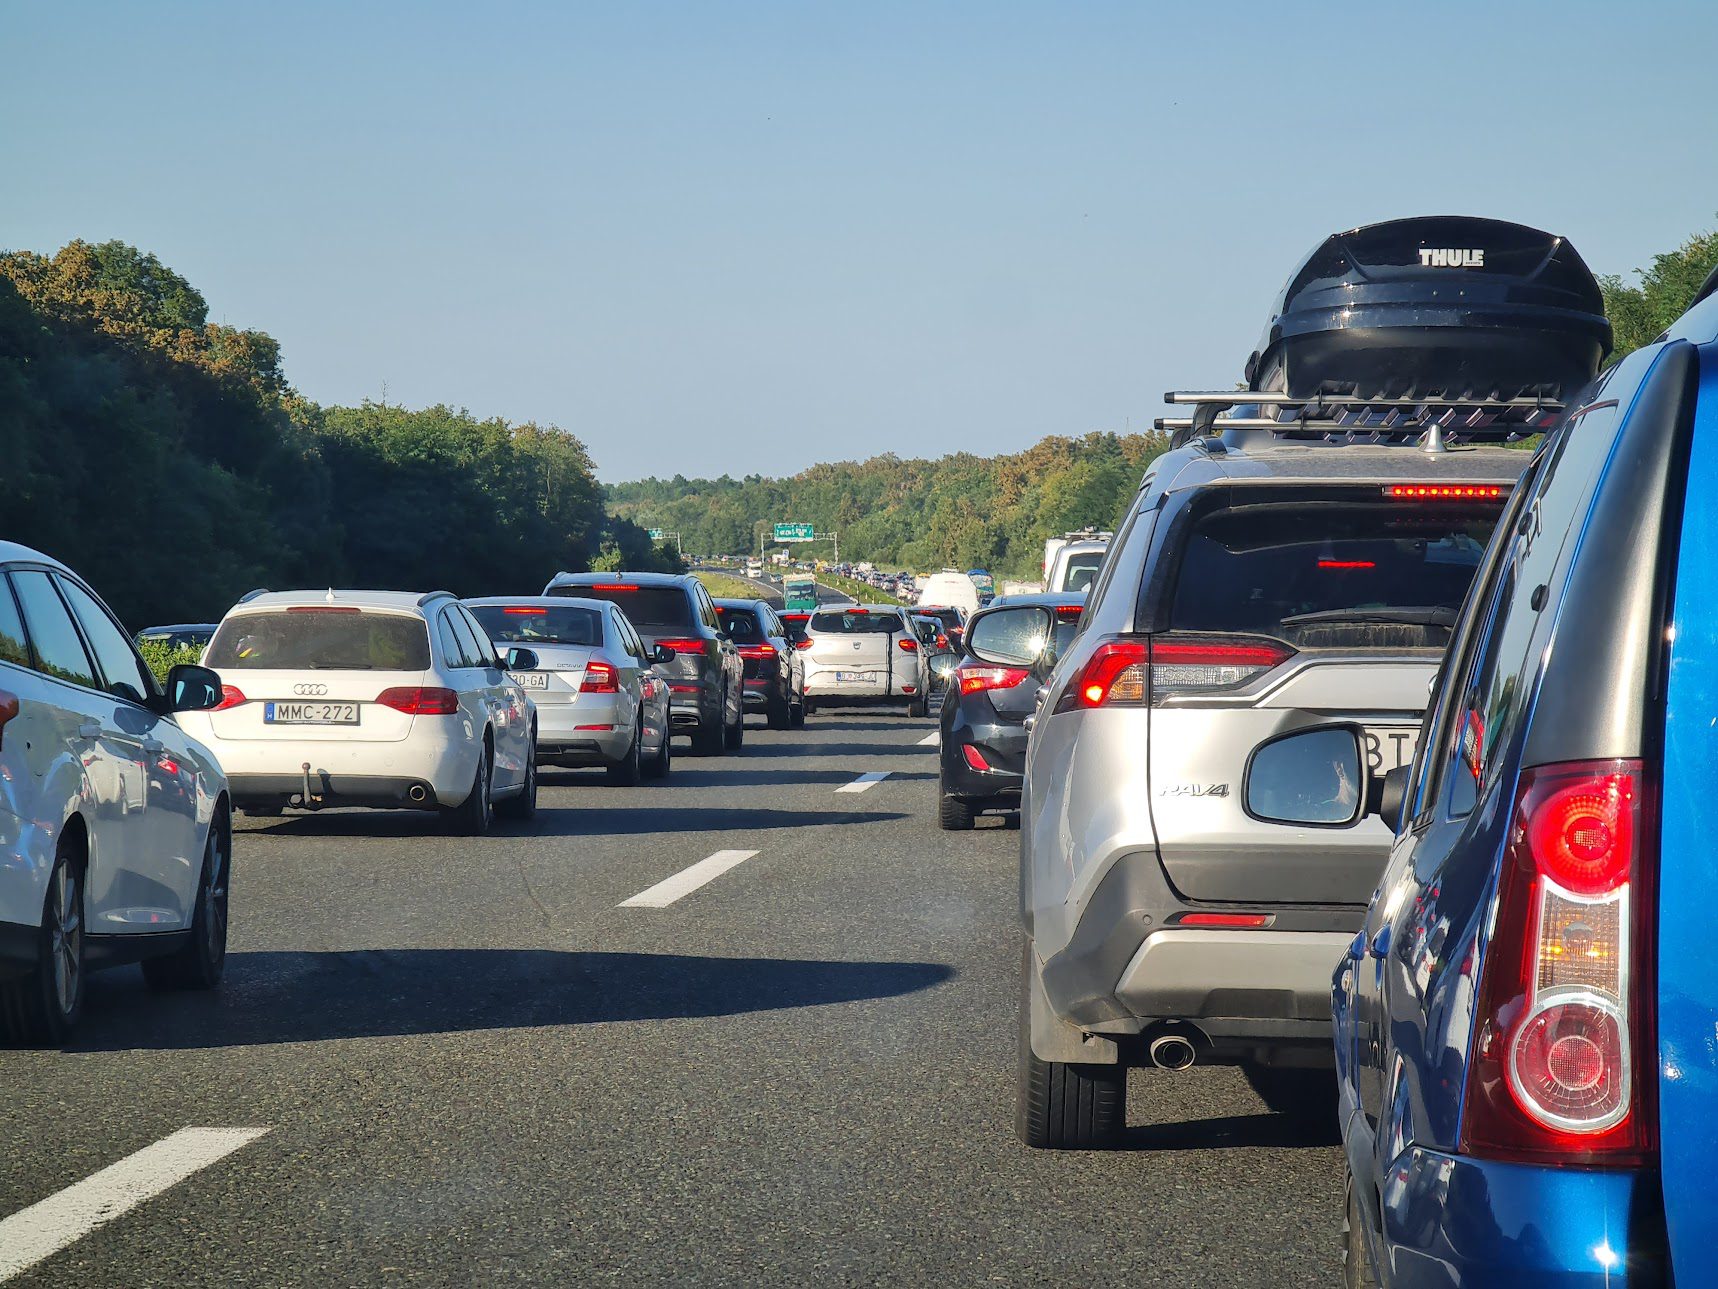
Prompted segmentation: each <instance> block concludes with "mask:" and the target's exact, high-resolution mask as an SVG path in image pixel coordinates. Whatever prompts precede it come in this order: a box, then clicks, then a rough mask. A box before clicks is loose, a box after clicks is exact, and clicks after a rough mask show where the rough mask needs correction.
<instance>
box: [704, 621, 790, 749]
mask: <svg viewBox="0 0 1718 1289" xmlns="http://www.w3.org/2000/svg"><path fill="white" fill-rule="evenodd" d="M716 612H717V613H718V614H720V615H721V618H722V629H723V630H724V631H726V632H727V633H728V638H729V639H730V640H732V641H733V642H734V644H735V645H736V646H738V648H739V650H740V659H741V661H742V662H744V663H745V668H746V670H745V696H746V706H747V707H755V708H758V709H759V710H761V711H762V712H763V713H764V715H765V716H766V717H768V718H769V723H770V728H771V729H772V730H785V729H788V728H790V727H791V728H795V729H797V728H798V727H800V726H802V725H804V724H805V667H804V664H803V663H801V662H800V661H799V652H798V648H797V647H796V645H795V644H794V641H793V637H792V635H791V634H790V633H789V631H788V628H787V627H786V625H784V624H783V622H782V620H781V619H780V618H778V617H777V616H776V612H775V610H774V609H772V608H771V607H770V606H769V605H767V604H765V603H764V602H763V601H762V600H717V601H716Z"/></svg>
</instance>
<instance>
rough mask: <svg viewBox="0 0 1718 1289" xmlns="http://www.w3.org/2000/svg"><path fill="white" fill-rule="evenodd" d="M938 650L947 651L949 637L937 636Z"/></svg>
mask: <svg viewBox="0 0 1718 1289" xmlns="http://www.w3.org/2000/svg"><path fill="white" fill-rule="evenodd" d="M937 648H938V649H947V648H948V637H947V636H946V635H942V634H938V636H937Z"/></svg>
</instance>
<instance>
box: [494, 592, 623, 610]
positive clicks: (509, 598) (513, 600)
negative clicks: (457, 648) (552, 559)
mask: <svg viewBox="0 0 1718 1289" xmlns="http://www.w3.org/2000/svg"><path fill="white" fill-rule="evenodd" d="M460 603H461V604H463V605H465V607H466V608H468V609H495V608H505V607H506V606H507V605H509V604H516V605H518V606H519V607H521V608H527V607H528V608H534V609H591V610H593V611H596V612H601V611H603V610H605V609H614V608H619V607H620V606H619V605H617V604H615V602H614V601H613V600H593V599H587V598H584V597H581V596H577V595H481V596H478V597H477V598H476V599H471V600H461V601H460Z"/></svg>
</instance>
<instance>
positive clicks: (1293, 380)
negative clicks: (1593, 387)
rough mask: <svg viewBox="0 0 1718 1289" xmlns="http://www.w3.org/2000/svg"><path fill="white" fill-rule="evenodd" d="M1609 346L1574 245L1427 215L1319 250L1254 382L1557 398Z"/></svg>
mask: <svg viewBox="0 0 1718 1289" xmlns="http://www.w3.org/2000/svg"><path fill="white" fill-rule="evenodd" d="M1610 348H1611V325H1610V323H1609V322H1607V321H1606V320H1605V312H1604V301H1603V299H1602V297H1601V296H1600V294H1599V284H1598V283H1597V281H1595V280H1594V278H1593V274H1592V271H1591V270H1590V269H1589V268H1588V267H1587V265H1586V262H1585V261H1584V260H1582V259H1581V257H1580V255H1579V254H1578V253H1577V252H1576V250H1575V248H1574V247H1573V246H1571V245H1570V244H1569V243H1568V242H1567V241H1565V240H1564V239H1562V238H1561V237H1555V236H1553V235H1551V234H1550V233H1544V232H1540V231H1539V230H1538V229H1536V228H1527V227H1525V226H1523V225H1521V224H1511V223H1506V222H1505V221H1503V220H1497V219H1479V218H1475V217H1472V216H1466V215H1432V216H1425V217H1422V218H1416V219H1396V220H1390V221H1389V222H1387V223H1382V224H1369V225H1367V226H1366V227H1364V228H1356V229H1353V230H1351V231H1349V232H1346V233H1337V234H1334V235H1333V236H1331V237H1328V238H1326V239H1325V240H1324V241H1323V242H1322V243H1320V244H1319V246H1318V247H1317V248H1316V249H1315V250H1314V251H1313V252H1312V254H1311V255H1309V256H1307V258H1306V260H1305V261H1304V262H1303V263H1302V264H1301V266H1300V267H1299V268H1298V269H1296V270H1295V271H1294V273H1293V274H1291V275H1290V277H1289V280H1288V284H1287V285H1286V286H1284V287H1283V290H1282V294H1281V295H1280V296H1278V298H1277V302H1276V307H1275V309H1274V310H1273V311H1272V316H1271V320H1270V324H1269V325H1268V326H1267V327H1266V328H1265V334H1264V336H1263V337H1262V338H1261V339H1260V341H1259V347H1258V349H1257V351H1255V352H1254V354H1253V355H1252V357H1250V358H1249V359H1248V360H1247V366H1246V377H1247V386H1248V388H1250V389H1253V390H1258V391H1270V392H1276V393H1279V394H1286V395H1289V396H1290V397H1292V398H1296V399H1310V398H1313V397H1315V396H1317V395H1319V394H1337V395H1347V396H1349V397H1350V398H1355V399H1362V400H1374V399H1402V400H1421V399H1425V400H1435V401H1440V402H1458V401H1459V402H1470V401H1473V400H1515V399H1522V398H1528V399H1536V400H1537V399H1544V400H1547V401H1557V400H1561V399H1563V398H1565V397H1567V396H1570V395H1573V394H1574V393H1575V391H1576V390H1578V389H1579V388H1580V387H1581V386H1582V385H1585V384H1586V383H1587V382H1588V381H1589V380H1591V379H1592V378H1593V376H1594V375H1595V374H1596V373H1597V371H1598V367H1599V363H1600V361H1601V360H1602V359H1603V358H1604V356H1605V355H1606V354H1607V353H1609V352H1610Z"/></svg>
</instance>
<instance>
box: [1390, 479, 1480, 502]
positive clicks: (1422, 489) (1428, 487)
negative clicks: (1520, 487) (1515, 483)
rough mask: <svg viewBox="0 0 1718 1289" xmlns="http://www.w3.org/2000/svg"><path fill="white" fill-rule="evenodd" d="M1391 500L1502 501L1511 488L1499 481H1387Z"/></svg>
mask: <svg viewBox="0 0 1718 1289" xmlns="http://www.w3.org/2000/svg"><path fill="white" fill-rule="evenodd" d="M1384 495H1385V496H1386V497H1388V498H1389V499H1390V500H1391V501H1500V500H1502V499H1503V498H1504V497H1507V496H1508V495H1509V489H1508V488H1506V487H1504V486H1503V485H1502V484H1499V483H1387V484H1385V485H1384Z"/></svg>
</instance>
